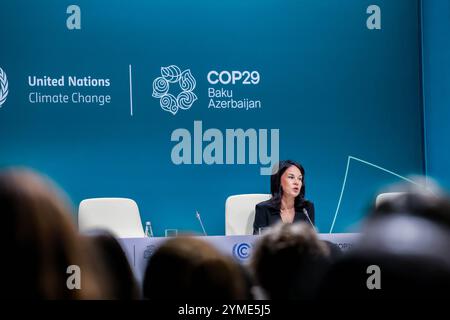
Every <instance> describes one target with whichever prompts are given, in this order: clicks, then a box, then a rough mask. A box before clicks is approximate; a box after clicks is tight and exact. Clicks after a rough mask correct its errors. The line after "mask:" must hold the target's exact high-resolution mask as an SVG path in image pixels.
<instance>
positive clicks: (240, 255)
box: [233, 242, 252, 260]
mask: <svg viewBox="0 0 450 320" xmlns="http://www.w3.org/2000/svg"><path fill="white" fill-rule="evenodd" d="M251 249H252V246H251V245H250V244H249V243H246V242H242V243H236V244H235V245H234V246H233V257H235V258H237V259H239V260H247V259H248V258H249V257H250V253H251Z"/></svg>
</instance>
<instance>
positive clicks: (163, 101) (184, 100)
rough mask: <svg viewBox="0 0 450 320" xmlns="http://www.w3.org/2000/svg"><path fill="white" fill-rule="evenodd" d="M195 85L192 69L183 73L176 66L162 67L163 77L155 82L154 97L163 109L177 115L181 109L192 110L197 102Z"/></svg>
mask: <svg viewBox="0 0 450 320" xmlns="http://www.w3.org/2000/svg"><path fill="white" fill-rule="evenodd" d="M195 85H196V81H195V79H194V77H193V76H192V73H191V70H190V69H186V70H184V71H181V69H180V68H179V67H177V66H175V65H170V66H168V67H161V76H160V77H157V78H156V79H155V80H153V93H152V97H154V98H157V99H159V105H160V106H161V109H163V110H164V111H167V112H170V113H171V114H173V115H176V114H177V112H178V110H180V109H181V110H188V109H190V108H191V106H192V104H193V103H194V102H195V101H196V100H197V96H196V95H195V93H194V89H195Z"/></svg>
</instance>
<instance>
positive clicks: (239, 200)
mask: <svg viewBox="0 0 450 320" xmlns="http://www.w3.org/2000/svg"><path fill="white" fill-rule="evenodd" d="M270 198H271V195H270V194H239V195H235V196H230V197H228V199H227V201H226V202H225V235H227V236H229V235H251V234H253V221H254V220H255V206H256V205H257V204H258V203H260V202H262V201H266V200H269V199H270Z"/></svg>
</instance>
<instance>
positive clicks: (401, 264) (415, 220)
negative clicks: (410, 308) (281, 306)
mask: <svg viewBox="0 0 450 320" xmlns="http://www.w3.org/2000/svg"><path fill="white" fill-rule="evenodd" d="M449 217H450V202H449V200H448V198H447V197H446V196H444V195H442V194H441V193H431V192H428V191H420V190H413V191H408V192H406V193H404V194H401V195H399V196H398V197H395V198H393V199H391V200H389V201H386V202H383V203H382V204H380V205H379V206H378V207H377V208H376V209H375V210H374V211H373V213H372V214H371V216H370V217H369V219H368V220H367V222H366V226H365V229H364V231H363V235H362V238H361V241H360V243H359V244H358V246H357V247H356V248H355V249H354V250H352V252H350V253H349V254H348V255H346V256H345V257H344V258H343V259H342V260H340V261H339V262H338V263H336V265H335V266H334V267H333V269H332V270H331V272H330V273H329V274H328V276H327V278H326V279H325V281H324V283H323V288H322V290H321V297H323V298H336V297H342V298H397V299H402V298H447V297H448V292H450V249H449V248H450V223H449V222H450V219H449ZM374 268H375V269H378V271H374V270H375V269H374Z"/></svg>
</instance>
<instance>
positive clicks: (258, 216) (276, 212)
mask: <svg viewBox="0 0 450 320" xmlns="http://www.w3.org/2000/svg"><path fill="white" fill-rule="evenodd" d="M303 208H305V209H306V211H307V212H308V215H309V218H310V219H311V221H312V223H313V224H314V203H312V202H311V201H305V202H304V203H303V205H302V206H299V207H296V208H295V216H294V222H299V221H305V222H306V223H308V224H309V220H308V218H307V217H306V215H305V213H304V212H303ZM278 221H281V215H280V208H277V207H276V206H275V205H274V204H272V202H271V201H270V200H267V201H263V202H260V203H258V204H257V205H256V207H255V222H253V234H258V233H259V228H265V227H268V226H271V225H273V224H275V223H277V222H278Z"/></svg>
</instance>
